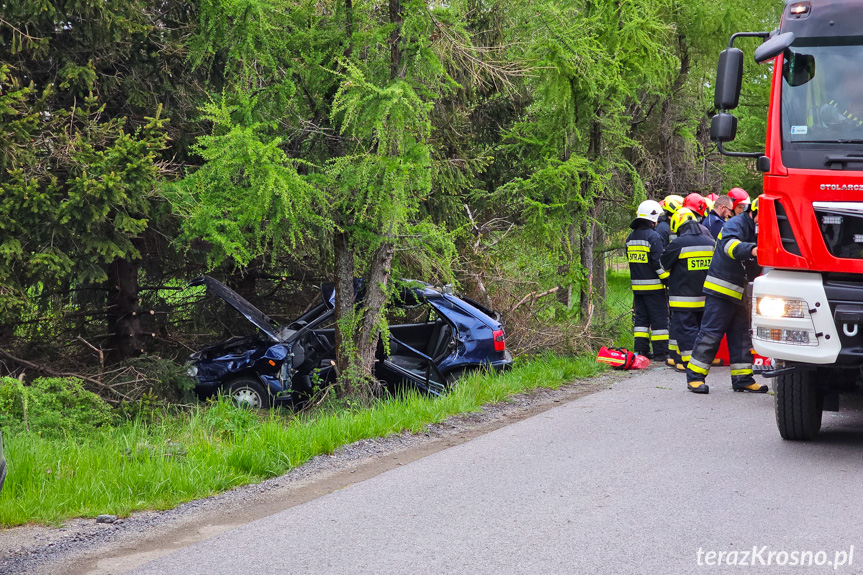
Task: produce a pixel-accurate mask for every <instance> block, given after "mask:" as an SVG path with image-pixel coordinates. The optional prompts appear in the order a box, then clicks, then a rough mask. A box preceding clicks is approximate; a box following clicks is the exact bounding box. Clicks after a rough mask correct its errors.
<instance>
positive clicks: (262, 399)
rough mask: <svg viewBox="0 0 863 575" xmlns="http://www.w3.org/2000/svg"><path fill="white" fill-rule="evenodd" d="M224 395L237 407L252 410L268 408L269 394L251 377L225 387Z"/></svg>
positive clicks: (234, 381) (235, 381) (236, 380)
mask: <svg viewBox="0 0 863 575" xmlns="http://www.w3.org/2000/svg"><path fill="white" fill-rule="evenodd" d="M225 395H227V396H229V397H230V398H231V399H233V400H234V403H236V404H237V405H238V406H241V407H242V406H246V407H251V408H253V409H266V408H268V407H270V394H269V393H268V392H267V390H266V388H265V387H264V385H263V384H262V383H261V382H260V381H258V380H257V379H255V378H252V377H240V378H238V379H235V380H233V381H232V382H231V383H229V384H228V385H227V387H225Z"/></svg>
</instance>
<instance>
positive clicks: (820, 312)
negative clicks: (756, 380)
mask: <svg viewBox="0 0 863 575" xmlns="http://www.w3.org/2000/svg"><path fill="white" fill-rule="evenodd" d="M752 346H753V347H754V348H755V351H756V352H757V353H758V354H759V355H761V356H764V357H770V358H773V359H777V360H782V361H791V362H800V363H808V364H821V365H826V364H832V363H835V362H836V359H837V358H838V357H839V353H840V351H841V350H842V343H841V341H840V338H839V333H838V332H837V329H836V323H835V322H834V320H833V313H832V311H831V308H830V303H829V301H828V299H827V293H826V291H825V289H824V283H823V279H822V277H821V274H818V273H811V272H796V271H788V270H770V271H768V272H767V273H766V274H764V275H762V276H760V277H758V278H756V279H755V282H754V283H753V287H752Z"/></svg>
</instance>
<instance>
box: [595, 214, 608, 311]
mask: <svg viewBox="0 0 863 575" xmlns="http://www.w3.org/2000/svg"><path fill="white" fill-rule="evenodd" d="M593 230H594V238H593V246H594V255H593V297H594V301H597V300H598V301H600V302H602V303H603V305H601V306H600V307H599V309H597V310H595V311H596V312H597V315H598V316H599V317H600V318H602V317H604V316H605V310H606V307H607V306H606V305H604V303H605V300H606V297H607V293H608V289H607V288H608V283H607V278H606V270H605V262H606V257H607V252H606V251H605V249H604V248H605V230H604V229H603V227H602V226H601V225H599V224H597V225H595V226H594V228H593ZM597 248H598V251H597Z"/></svg>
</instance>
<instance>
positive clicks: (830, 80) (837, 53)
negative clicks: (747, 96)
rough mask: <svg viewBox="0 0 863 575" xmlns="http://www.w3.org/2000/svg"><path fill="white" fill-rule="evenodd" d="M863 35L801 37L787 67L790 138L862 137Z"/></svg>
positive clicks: (786, 129) (785, 136)
mask: <svg viewBox="0 0 863 575" xmlns="http://www.w3.org/2000/svg"><path fill="white" fill-rule="evenodd" d="M860 62H863V36H861V37H842V38H817V39H814V38H799V39H798V40H797V41H795V43H794V45H793V46H791V48H790V49H789V50H787V51H786V52H785V58H784V64H783V69H782V77H783V85H782V140H783V142H784V143H785V144H786V146H787V145H788V144H791V146H792V147H795V146H794V144H798V143H799V144H805V143H807V142H808V143H825V144H830V143H839V144H842V143H855V144H856V143H861V142H863V70H861V67H860Z"/></svg>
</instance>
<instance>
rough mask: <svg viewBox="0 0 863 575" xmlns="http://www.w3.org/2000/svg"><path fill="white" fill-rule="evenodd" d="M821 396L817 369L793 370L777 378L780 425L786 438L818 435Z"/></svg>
mask: <svg viewBox="0 0 863 575" xmlns="http://www.w3.org/2000/svg"><path fill="white" fill-rule="evenodd" d="M821 398H822V395H821V393H820V391H819V389H818V385H817V384H816V382H815V372H814V371H811V370H800V371H792V372H791V373H785V374H782V375H780V376H779V377H778V378H777V379H776V395H775V397H774V399H775V407H776V426H777V427H778V428H779V435H781V436H782V439H790V440H797V441H809V440H810V439H812V438H814V437H815V436H816V435H817V434H818V431H820V429H821V408H822V399H821Z"/></svg>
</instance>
